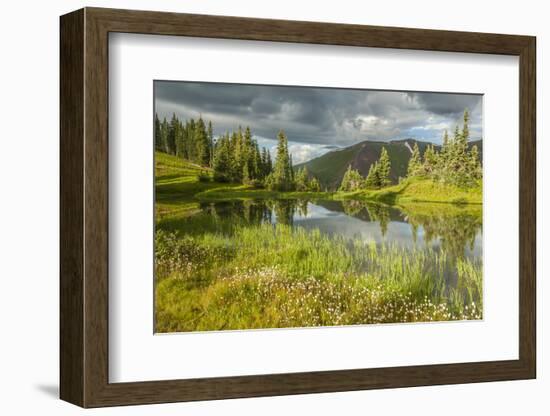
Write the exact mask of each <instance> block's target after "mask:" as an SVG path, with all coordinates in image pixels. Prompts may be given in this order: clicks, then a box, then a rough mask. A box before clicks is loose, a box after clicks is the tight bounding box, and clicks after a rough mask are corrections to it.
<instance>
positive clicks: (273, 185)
mask: <svg viewBox="0 0 550 416" xmlns="http://www.w3.org/2000/svg"><path fill="white" fill-rule="evenodd" d="M268 179H269V180H268V186H269V188H270V189H275V190H278V191H291V190H292V189H293V188H294V184H293V181H292V165H291V161H290V156H289V154H288V141H287V138H286V135H285V133H284V131H282V130H281V131H279V134H278V135H277V159H276V160H275V167H274V169H273V172H272V173H271V175H270V177H269V178H268Z"/></svg>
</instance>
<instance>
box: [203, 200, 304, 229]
mask: <svg viewBox="0 0 550 416" xmlns="http://www.w3.org/2000/svg"><path fill="white" fill-rule="evenodd" d="M307 206H308V201H307V200H295V199H281V200H244V201H241V200H234V201H217V202H207V203H201V206H200V207H201V209H202V211H203V212H204V213H205V214H208V215H210V216H211V217H212V218H214V219H216V220H226V221H232V222H234V223H236V224H238V223H243V224H247V225H258V224H262V223H266V222H268V223H271V222H273V219H274V218H273V215H275V217H276V219H277V222H278V223H281V224H287V225H292V224H293V223H294V214H295V213H298V214H300V215H302V216H306V215H307V212H308V208H307Z"/></svg>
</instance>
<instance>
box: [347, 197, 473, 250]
mask: <svg viewBox="0 0 550 416" xmlns="http://www.w3.org/2000/svg"><path fill="white" fill-rule="evenodd" d="M342 208H343V211H344V212H345V213H346V214H347V215H349V216H352V217H354V218H358V219H361V220H363V221H377V222H378V223H379V224H380V231H381V233H382V236H383V237H385V236H386V233H387V230H388V224H389V222H390V221H401V222H403V221H406V222H408V223H409V224H410V225H411V232H412V240H413V242H414V243H416V242H417V240H418V230H419V228H420V227H422V229H423V230H424V241H425V242H426V243H428V244H429V243H432V242H433V241H435V240H436V239H438V238H439V240H440V241H441V248H442V249H443V250H445V251H447V252H449V253H450V254H451V255H453V256H458V257H463V256H464V250H465V248H466V247H469V248H470V250H473V248H474V243H475V237H476V235H477V233H478V232H479V231H480V230H481V228H482V219H481V209H479V210H470V211H467V210H465V209H463V208H460V207H456V206H436V207H434V206H429V205H426V206H419V207H415V208H414V209H405V210H403V211H399V210H397V209H395V208H392V207H388V206H385V205H380V204H375V203H372V202H366V201H356V200H344V201H342Z"/></svg>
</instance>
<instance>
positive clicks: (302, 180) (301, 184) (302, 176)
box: [295, 166, 309, 192]
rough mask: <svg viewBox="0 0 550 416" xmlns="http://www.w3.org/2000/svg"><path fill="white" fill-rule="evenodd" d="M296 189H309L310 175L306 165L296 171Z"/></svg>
mask: <svg viewBox="0 0 550 416" xmlns="http://www.w3.org/2000/svg"><path fill="white" fill-rule="evenodd" d="M295 182H296V190H297V191H301V192H303V191H307V190H308V189H309V177H308V173H307V169H306V168H305V166H304V167H303V168H301V169H298V172H296V181H295Z"/></svg>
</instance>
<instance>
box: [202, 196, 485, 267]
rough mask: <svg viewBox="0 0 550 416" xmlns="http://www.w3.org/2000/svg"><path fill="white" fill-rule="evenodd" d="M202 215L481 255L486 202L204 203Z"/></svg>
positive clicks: (324, 201)
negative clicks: (482, 204)
mask: <svg viewBox="0 0 550 416" xmlns="http://www.w3.org/2000/svg"><path fill="white" fill-rule="evenodd" d="M201 211H202V212H201V214H200V215H208V216H215V217H216V218H219V219H221V220H224V221H223V222H224V223H225V222H226V220H228V219H231V220H233V221H234V222H240V223H244V224H259V223H266V222H268V223H272V224H276V223H283V224H288V225H291V226H293V227H303V228H306V229H318V230H319V231H320V232H321V233H324V234H327V235H330V236H341V237H344V238H349V239H361V240H363V241H372V242H374V243H377V244H383V243H384V244H385V243H391V244H396V245H399V246H402V247H411V248H413V247H414V248H424V247H425V248H427V247H431V248H433V249H435V250H445V251H446V252H447V253H448V254H450V255H451V256H452V257H468V258H481V256H482V215H481V207H475V208H472V207H464V206H455V205H449V204H432V205H424V204H422V205H418V206H415V207H414V208H407V209H399V208H395V207H388V206H384V205H379V204H373V203H370V202H369V203H367V202H364V201H354V200H347V201H333V200H311V201H310V200H299V199H298V200H296V199H294V200H257V201H240V200H235V201H220V202H209V203H203V204H201Z"/></svg>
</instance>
